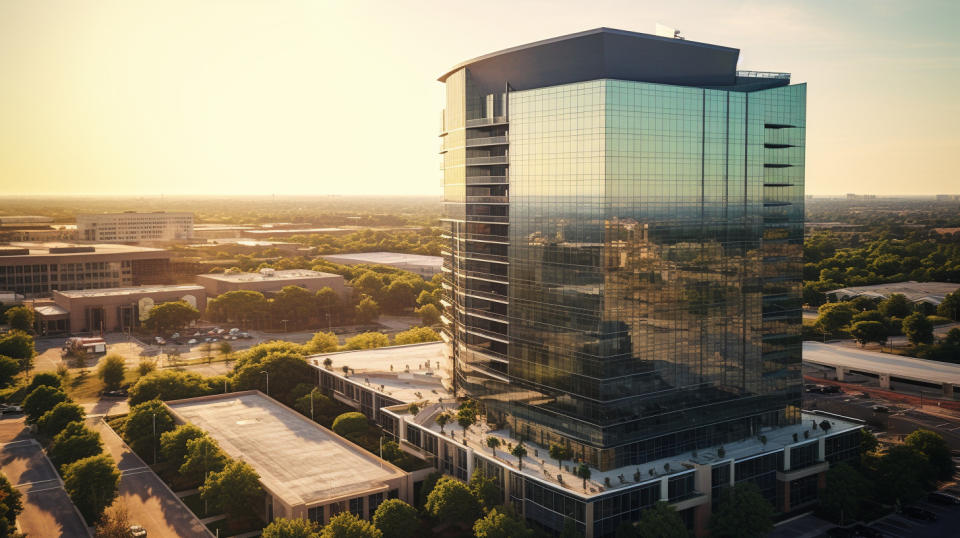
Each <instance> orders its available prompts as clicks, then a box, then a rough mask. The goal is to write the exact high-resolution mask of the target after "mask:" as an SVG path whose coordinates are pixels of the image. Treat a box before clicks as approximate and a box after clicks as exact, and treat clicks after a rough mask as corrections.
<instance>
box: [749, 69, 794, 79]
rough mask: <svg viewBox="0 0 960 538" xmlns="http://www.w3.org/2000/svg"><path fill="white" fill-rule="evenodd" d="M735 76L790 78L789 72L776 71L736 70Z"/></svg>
mask: <svg viewBox="0 0 960 538" xmlns="http://www.w3.org/2000/svg"><path fill="white" fill-rule="evenodd" d="M737 76H738V77H747V78H773V79H780V80H790V73H778V72H776V71H737Z"/></svg>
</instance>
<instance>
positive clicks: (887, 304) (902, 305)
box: [877, 293, 913, 318]
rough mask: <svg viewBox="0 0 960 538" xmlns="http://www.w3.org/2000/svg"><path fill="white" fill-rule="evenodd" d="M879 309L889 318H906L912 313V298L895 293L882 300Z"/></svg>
mask: <svg viewBox="0 0 960 538" xmlns="http://www.w3.org/2000/svg"><path fill="white" fill-rule="evenodd" d="M877 309H878V310H880V312H881V313H882V314H883V315H884V316H887V317H888V318H904V317H907V316H909V315H910V312H911V311H912V310H913V305H911V304H910V300H909V299H907V297H906V296H905V295H903V294H901V293H894V294H892V295H890V296H889V297H887V298H886V299H884V300H882V301H880V304H879V305H878V306H877Z"/></svg>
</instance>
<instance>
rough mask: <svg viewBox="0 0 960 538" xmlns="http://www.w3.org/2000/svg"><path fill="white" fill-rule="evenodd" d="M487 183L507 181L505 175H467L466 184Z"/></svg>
mask: <svg viewBox="0 0 960 538" xmlns="http://www.w3.org/2000/svg"><path fill="white" fill-rule="evenodd" d="M488 183H496V184H504V183H507V176H467V185H484V184H488Z"/></svg>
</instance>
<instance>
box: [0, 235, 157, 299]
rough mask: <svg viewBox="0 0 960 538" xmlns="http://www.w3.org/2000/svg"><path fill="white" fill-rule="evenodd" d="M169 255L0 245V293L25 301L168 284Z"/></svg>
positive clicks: (118, 248)
mask: <svg viewBox="0 0 960 538" xmlns="http://www.w3.org/2000/svg"><path fill="white" fill-rule="evenodd" d="M170 256H171V254H170V253H169V252H167V251H164V250H161V249H156V248H147V247H137V246H129V245H111V244H102V245H76V244H70V243H10V244H9V245H0V290H4V291H11V292H15V293H18V294H20V295H23V296H24V297H27V298H31V297H44V296H49V295H50V293H51V292H52V291H53V290H86V289H103V288H119V287H129V286H140V285H144V284H165V283H167V282H168V281H169V279H170Z"/></svg>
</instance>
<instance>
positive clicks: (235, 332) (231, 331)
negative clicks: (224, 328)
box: [230, 327, 240, 334]
mask: <svg viewBox="0 0 960 538" xmlns="http://www.w3.org/2000/svg"><path fill="white" fill-rule="evenodd" d="M238 332H240V329H238V328H236V327H234V328H232V329H230V334H237V333H238Z"/></svg>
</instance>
